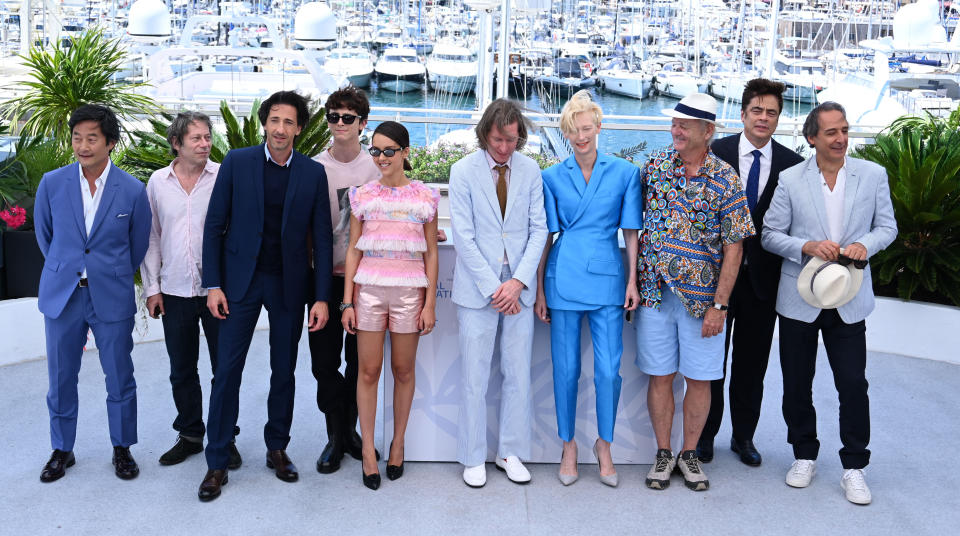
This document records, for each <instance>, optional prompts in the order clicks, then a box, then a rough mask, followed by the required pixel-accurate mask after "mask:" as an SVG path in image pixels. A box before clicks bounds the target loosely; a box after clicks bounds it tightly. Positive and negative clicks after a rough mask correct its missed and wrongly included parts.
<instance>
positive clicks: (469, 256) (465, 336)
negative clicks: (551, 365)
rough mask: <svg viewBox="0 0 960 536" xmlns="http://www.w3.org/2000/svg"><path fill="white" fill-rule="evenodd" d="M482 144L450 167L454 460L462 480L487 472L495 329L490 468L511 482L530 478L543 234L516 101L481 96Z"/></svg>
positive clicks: (533, 167) (538, 189) (536, 183)
mask: <svg viewBox="0 0 960 536" xmlns="http://www.w3.org/2000/svg"><path fill="white" fill-rule="evenodd" d="M476 132H477V142H478V144H479V145H480V150H479V151H476V152H474V153H471V154H469V155H467V156H465V157H464V158H463V159H461V160H460V161H459V162H457V163H456V164H454V165H453V167H452V168H451V169H450V223H451V225H452V227H453V236H454V244H453V245H454V247H455V248H456V250H457V265H456V269H455V271H454V275H453V302H454V303H456V304H457V319H458V321H459V324H460V339H459V340H460V359H461V365H460V367H461V371H462V375H461V377H462V379H463V381H462V385H461V399H460V400H461V403H460V419H459V441H458V449H457V451H458V453H457V460H458V461H459V462H460V463H462V464H463V465H464V470H463V481H464V482H465V483H466V484H467V485H468V486H470V487H481V486H483V485H484V484H485V483H486V481H487V472H486V467H485V465H484V462H486V460H487V441H486V440H487V401H486V394H487V384H488V383H489V380H490V364H491V361H492V359H493V352H494V344H495V343H496V340H497V333H498V332H499V334H500V370H501V371H502V372H503V386H502V389H501V396H500V428H499V438H498V439H499V445H498V447H497V456H496V465H497V468H499V469H501V470H502V471H504V472H506V474H507V478H509V479H510V480H511V481H513V482H516V483H518V484H526V483H527V482H529V481H530V473H529V472H528V471H527V469H526V468H525V467H524V466H523V463H522V462H521V459H522V458H525V457H529V456H530V434H531V430H532V428H531V420H532V417H531V413H532V410H531V401H530V356H531V350H532V346H533V305H534V301H535V299H536V293H537V264H538V263H539V262H540V255H541V253H542V252H543V245H544V243H545V242H546V239H547V225H546V216H545V215H544V209H543V181H542V180H541V178H540V166H538V165H537V163H536V162H534V161H533V159H531V158H529V157H527V156H524V155H522V154H520V153H519V152H517V150H518V149H520V148H522V147H523V144H524V143H525V142H526V139H527V125H526V120H525V119H524V117H523V114H522V113H521V112H520V107H519V106H517V105H516V104H514V103H513V102H511V101H509V100H507V99H497V100H495V101H493V102H492V103H490V104H489V105H488V106H487V109H486V110H484V112H483V117H481V118H480V122H479V123H478V124H477V128H476Z"/></svg>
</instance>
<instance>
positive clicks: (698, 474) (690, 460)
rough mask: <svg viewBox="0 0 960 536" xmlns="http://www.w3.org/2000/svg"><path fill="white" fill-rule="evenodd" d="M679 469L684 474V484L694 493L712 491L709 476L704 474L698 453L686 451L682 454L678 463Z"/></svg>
mask: <svg viewBox="0 0 960 536" xmlns="http://www.w3.org/2000/svg"><path fill="white" fill-rule="evenodd" d="M677 467H679V468H680V472H681V473H682V474H683V483H684V484H686V485H687V487H688V488H690V489H692V490H693V491H706V490H708V489H710V481H709V480H707V475H705V474H704V473H703V467H702V466H701V465H700V459H699V458H697V451H695V450H685V451H683V452H681V453H680V460H678V461H677Z"/></svg>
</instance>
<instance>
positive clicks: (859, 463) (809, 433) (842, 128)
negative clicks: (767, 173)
mask: <svg viewBox="0 0 960 536" xmlns="http://www.w3.org/2000/svg"><path fill="white" fill-rule="evenodd" d="M847 130H848V124H847V120H846V114H845V112H844V110H843V107H842V106H840V105H839V104H837V103H835V102H825V103H823V104H821V105H819V106H817V107H816V108H814V109H813V110H812V111H811V112H810V114H809V115H808V116H807V120H806V123H804V125H803V135H804V137H805V138H806V139H807V142H808V143H809V144H810V146H811V147H813V148H814V149H816V156H814V157H811V158H809V159H807V161H806V162H802V163H800V164H797V165H796V166H794V167H792V168H790V169H788V170H787V171H784V172H783V173H781V175H780V183H779V185H778V186H777V190H776V192H775V193H774V194H773V200H772V201H771V202H770V209H769V210H768V211H767V214H766V216H765V217H764V220H763V239H762V240H763V247H764V248H766V249H767V250H768V251H770V252H772V253H775V254H777V255H780V256H781V257H783V258H784V260H783V266H782V268H781V271H780V286H779V289H778V293H777V313H779V319H780V365H781V367H782V369H783V416H784V420H785V421H786V423H787V441H788V442H789V443H790V444H791V445H793V454H794V457H795V458H796V461H795V462H794V463H793V466H792V467H791V468H790V471H788V472H787V477H786V482H787V484H788V485H790V486H793V487H798V488H802V487H806V486H808V485H809V484H810V481H811V479H812V478H813V474H814V471H815V463H816V462H815V460H816V459H817V453H818V451H819V448H820V442H819V441H818V440H817V415H816V410H815V409H814V407H813V398H812V386H813V375H814V370H815V364H816V360H817V336H818V333H822V335H823V343H824V346H826V349H827V359H828V360H829V362H830V368H831V369H832V371H833V378H834V385H835V386H836V388H837V392H838V394H839V399H840V440H841V442H842V443H843V448H842V449H840V461H841V463H842V465H843V468H844V473H843V478H842V479H841V481H840V482H841V486H842V487H843V489H844V491H845V494H846V498H847V500H849V501H850V502H853V503H856V504H869V503H870V500H871V495H870V488H868V487H867V484H866V481H865V480H864V476H863V468H864V467H866V466H867V463H869V461H870V450H868V449H867V444H868V443H869V441H870V407H869V399H868V397H867V380H866V376H865V368H866V359H867V348H866V327H865V324H864V319H865V318H866V316H867V315H868V314H870V312H871V311H872V310H873V306H874V301H873V289H872V283H871V278H870V267H869V265H868V264H867V259H869V257H870V256H872V255H874V254H876V253H877V252H878V251H880V250H882V249H883V248H885V247H887V246H888V245H889V244H890V243H891V242H893V240H894V239H895V238H896V236H897V223H896V220H895V219H894V216H893V205H892V203H891V202H890V188H889V185H888V183H887V174H886V172H885V171H884V169H883V168H882V167H881V166H879V165H877V164H874V163H872V162H867V161H865V160H860V159H857V158H850V157H847V156H846V154H847V139H848V137H847ZM818 259H819V260H818ZM823 261H826V262H824V263H823V264H822V265H821V266H819V267H818V269H817V270H816V273H818V274H819V273H823V270H824V269H825V268H828V267H830V266H836V265H842V266H844V267H846V268H848V269H850V270H851V271H853V270H858V269H859V270H862V274H861V273H855V274H854V276H853V277H851V278H849V279H850V280H851V281H854V282H856V281H858V280H859V279H860V278H861V277H862V284H860V286H859V288H857V287H856V283H853V284H852V285H849V286H848V287H847V288H846V289H844V288H841V289H839V290H837V289H828V290H831V291H835V292H837V293H838V294H839V295H843V294H846V297H844V298H842V299H839V300H837V301H835V302H834V304H833V306H832V308H831V306H830V305H824V304H823V303H818V302H817V298H816V294H817V293H819V292H820V291H821V289H820V288H814V287H815V285H814V281H815V280H816V279H815V278H816V274H814V273H812V272H813V271H812V270H809V269H808V270H806V271H804V270H803V267H804V265H806V264H807V263H810V262H813V263H815V264H821V263H822V262H823ZM811 268H812V267H811ZM798 281H799V282H800V284H802V285H804V288H802V289H801V288H799V287H800V284H798ZM837 281H838V282H839V284H841V286H842V283H843V281H842V280H839V279H838V280H837ZM818 305H820V306H819V307H818Z"/></svg>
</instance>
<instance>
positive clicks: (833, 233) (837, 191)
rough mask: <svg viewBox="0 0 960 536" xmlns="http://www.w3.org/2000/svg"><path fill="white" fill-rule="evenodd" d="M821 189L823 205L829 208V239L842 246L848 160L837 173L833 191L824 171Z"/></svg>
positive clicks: (821, 178)
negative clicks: (824, 176) (828, 184)
mask: <svg viewBox="0 0 960 536" xmlns="http://www.w3.org/2000/svg"><path fill="white" fill-rule="evenodd" d="M820 188H821V189H822V190H823V203H824V205H825V206H826V208H827V229H829V230H830V236H829V238H830V240H833V241H834V242H836V243H838V244H840V240H841V239H843V198H844V195H845V194H846V191H847V163H846V159H844V163H843V167H841V168H840V169H839V170H838V171H837V182H836V184H834V185H833V190H831V189H830V187H829V186H827V180H826V179H824V178H823V172H822V171H821V172H820ZM840 245H841V246H842V245H843V244H840Z"/></svg>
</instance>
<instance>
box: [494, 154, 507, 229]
mask: <svg viewBox="0 0 960 536" xmlns="http://www.w3.org/2000/svg"><path fill="white" fill-rule="evenodd" d="M494 169H496V170H497V174H498V175H499V178H497V200H498V201H500V216H501V217H503V216H506V214H507V165H506V164H497V165H496V166H494Z"/></svg>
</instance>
